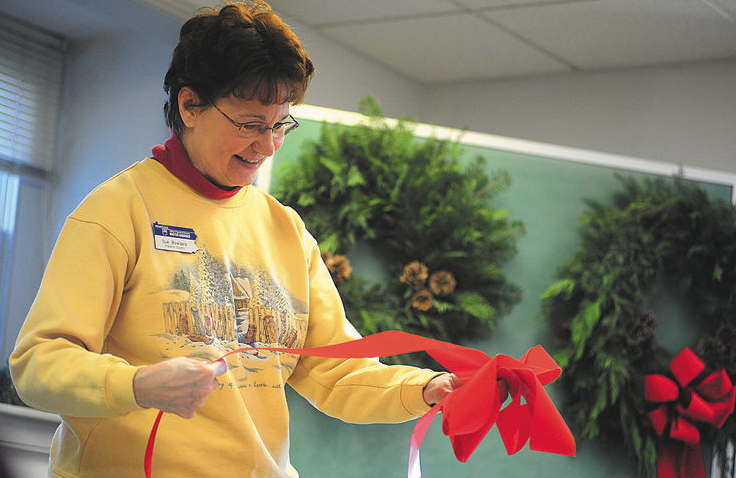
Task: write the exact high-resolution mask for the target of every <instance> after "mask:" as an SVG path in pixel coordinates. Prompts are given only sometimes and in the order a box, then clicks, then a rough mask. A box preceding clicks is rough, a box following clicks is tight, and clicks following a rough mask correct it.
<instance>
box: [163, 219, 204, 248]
mask: <svg viewBox="0 0 736 478" xmlns="http://www.w3.org/2000/svg"><path fill="white" fill-rule="evenodd" d="M153 240H154V246H155V247H156V249H158V250H160V251H172V252H185V253H187V254H194V253H195V252H197V251H198V250H199V248H198V247H197V245H196V244H195V243H194V241H196V240H197V235H196V234H195V233H194V229H192V228H189V227H178V226H168V225H166V224H159V223H158V222H154V223H153Z"/></svg>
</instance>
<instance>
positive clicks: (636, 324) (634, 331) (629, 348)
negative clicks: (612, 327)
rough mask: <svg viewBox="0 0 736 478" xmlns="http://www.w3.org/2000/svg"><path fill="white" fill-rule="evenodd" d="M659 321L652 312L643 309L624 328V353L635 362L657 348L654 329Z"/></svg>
mask: <svg viewBox="0 0 736 478" xmlns="http://www.w3.org/2000/svg"><path fill="white" fill-rule="evenodd" d="M658 325H659V321H658V320H657V316H656V315H654V313H653V312H651V311H648V310H643V311H641V312H639V315H637V317H636V318H635V319H634V320H633V321H632V322H631V324H630V325H629V327H628V328H627V330H626V354H627V355H628V356H629V358H630V359H631V361H632V362H636V361H637V360H640V359H641V358H642V357H644V356H645V355H646V354H648V353H649V352H652V351H653V350H654V349H656V348H657V336H656V335H655V331H656V329H657V326H658Z"/></svg>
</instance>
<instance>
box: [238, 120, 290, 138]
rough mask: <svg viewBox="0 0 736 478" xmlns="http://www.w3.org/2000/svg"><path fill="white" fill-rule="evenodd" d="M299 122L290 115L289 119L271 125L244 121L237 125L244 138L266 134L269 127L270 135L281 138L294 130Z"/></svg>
mask: <svg viewBox="0 0 736 478" xmlns="http://www.w3.org/2000/svg"><path fill="white" fill-rule="evenodd" d="M297 126H299V123H298V122H297V121H296V120H295V119H294V118H293V117H292V116H291V115H290V116H289V121H284V122H281V123H276V124H275V125H273V127H269V126H266V125H265V124H260V123H246V124H241V125H239V128H238V129H239V132H240V136H242V137H244V138H255V137H256V136H259V135H262V134H266V132H267V131H268V130H269V129H270V130H271V135H272V136H273V137H274V138H283V137H284V136H286V135H287V134H289V133H291V132H292V131H294V130H295V129H296V128H297Z"/></svg>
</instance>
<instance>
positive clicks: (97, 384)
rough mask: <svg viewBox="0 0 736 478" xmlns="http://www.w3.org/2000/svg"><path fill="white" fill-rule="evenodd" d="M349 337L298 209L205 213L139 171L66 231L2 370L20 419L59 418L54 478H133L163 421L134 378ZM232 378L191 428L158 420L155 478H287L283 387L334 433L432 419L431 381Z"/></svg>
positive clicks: (251, 368)
mask: <svg viewBox="0 0 736 478" xmlns="http://www.w3.org/2000/svg"><path fill="white" fill-rule="evenodd" d="M356 337H357V333H356V332H355V330H354V329H353V327H352V326H351V325H350V323H349V322H348V321H347V320H346V318H345V315H344V311H343V309H342V305H341V302H340V298H339V295H338V293H337V290H336V289H335V287H334V285H333V283H332V280H331V278H330V274H329V272H328V270H327V268H326V267H325V265H324V263H323V262H322V260H321V259H320V253H319V249H318V246H317V243H316V241H315V240H314V239H313V238H312V236H311V235H310V234H309V233H308V232H307V231H306V229H305V227H304V224H303V222H302V221H301V219H300V218H299V217H298V215H297V214H296V213H295V212H294V211H293V210H292V209H290V208H288V207H284V206H283V205H281V204H279V203H278V202H277V201H276V200H275V199H273V198H272V197H270V196H269V195H267V194H265V193H263V192H261V191H259V190H258V189H257V188H254V187H252V186H249V187H245V188H243V189H241V190H240V191H239V192H238V193H237V194H236V195H234V196H233V197H231V198H227V199H217V200H216V199H210V198H207V197H205V196H202V195H200V194H198V193H197V192H195V191H194V190H192V189H191V188H190V187H189V186H187V185H185V184H184V183H182V182H181V181H180V180H179V179H177V178H176V177H174V176H173V175H172V174H171V173H170V172H169V171H168V170H167V169H166V168H165V167H164V166H162V165H161V164H160V163H159V162H157V161H156V160H154V159H151V158H148V159H146V160H144V161H142V162H139V163H137V164H135V165H133V166H131V167H130V168H128V169H126V170H125V171H123V172H121V173H120V174H118V175H116V176H115V177H113V178H111V179H110V180H108V181H106V182H105V183H103V184H102V185H100V186H99V187H98V188H97V189H95V190H94V191H92V192H91V193H90V194H89V195H88V196H87V198H85V200H84V201H83V202H82V204H81V205H80V206H79V207H78V208H77V209H76V210H75V211H74V212H73V213H72V214H71V215H70V216H69V218H68V219H67V221H66V224H65V225H64V228H63V230H62V232H61V234H60V236H59V239H58V241H57V243H56V246H55V248H54V252H53V254H52V256H51V259H50V261H49V264H48V266H47V269H46V272H45V275H44V278H43V281H42V284H41V287H40V290H39V292H38V296H37V297H36V300H35V302H34V304H33V306H32V308H31V310H30V312H29V315H28V317H27V319H26V322H25V324H24V325H23V328H22V330H21V332H20V335H19V337H18V341H17V344H16V348H15V350H14V351H13V353H12V355H11V358H10V366H11V372H12V376H13V380H14V382H15V384H16V386H17V388H18V391H19V393H20V395H21V397H22V398H23V400H24V401H26V403H28V404H29V405H31V406H33V407H36V408H38V409H41V410H46V411H49V412H53V413H58V414H60V415H61V417H62V423H61V425H60V427H59V429H58V430H57V432H56V435H55V437H54V440H53V444H52V449H51V472H50V476H52V477H64V478H70V477H85V478H93V477H105V478H123V477H125V478H131V477H137V476H140V477H142V476H143V459H144V452H145V448H146V440H147V439H148V435H149V432H150V430H151V427H152V425H153V421H154V418H155V415H156V413H157V411H156V410H144V409H141V408H140V407H139V406H138V405H137V403H136V401H135V397H134V395H133V385H132V383H133V376H134V374H135V373H136V371H137V370H138V369H139V368H140V367H143V366H146V365H148V364H152V363H156V362H159V361H161V360H165V359H168V358H172V357H176V356H187V357H192V358H197V359H202V360H214V359H217V358H218V357H220V356H222V355H223V354H224V353H226V352H228V351H231V350H233V349H236V348H241V347H247V346H248V345H252V346H256V345H263V344H266V345H268V344H271V345H276V346H280V347H291V348H293V347H301V346H306V347H312V346H320V345H327V344H331V343H338V342H344V341H346V340H350V339H354V338H356ZM228 366H229V370H228V372H226V373H225V374H224V375H222V376H220V377H219V378H218V380H219V383H220V387H219V388H218V389H217V390H215V391H214V392H213V393H212V395H210V396H209V397H208V398H207V401H206V403H205V405H204V407H202V408H201V409H200V410H199V411H198V413H197V415H196V417H195V418H193V419H190V420H187V419H183V418H180V417H177V416H175V415H170V414H166V415H165V416H164V418H163V421H162V423H161V428H160V430H159V432H158V438H157V440H156V447H155V451H154V458H153V477H154V478H183V477H197V478H208V477H212V478H215V477H216V478H223V477H231V476H232V477H234V476H238V477H249V478H250V477H254V478H279V477H295V476H297V472H296V470H295V469H294V468H293V467H292V466H291V464H290V462H289V434H288V421H289V414H288V410H287V403H286V399H285V395H284V387H285V385H286V384H287V383H288V384H289V385H291V386H292V387H293V388H294V389H295V390H296V391H297V392H299V393H300V394H301V395H302V396H304V397H305V398H306V399H307V400H309V401H310V402H311V403H312V404H314V405H315V406H316V407H317V408H319V409H320V410H322V411H323V412H324V413H326V414H328V415H331V416H333V417H337V418H339V419H341V420H345V421H349V422H355V423H367V422H399V421H405V420H409V419H412V418H416V417H417V416H419V415H421V414H422V413H424V412H425V411H427V410H428V406H427V405H426V404H425V403H424V401H423V399H422V388H423V386H424V385H425V384H426V383H427V382H428V381H429V380H430V379H431V378H432V377H433V376H434V375H436V373H434V372H431V371H428V370H420V369H415V368H411V367H404V366H385V365H382V364H380V363H378V362H377V361H375V360H370V359H350V360H341V359H322V358H315V357H302V358H300V357H298V356H296V355H293V354H279V353H275V352H263V351H260V352H258V353H257V354H256V353H248V354H236V355H232V356H230V357H228Z"/></svg>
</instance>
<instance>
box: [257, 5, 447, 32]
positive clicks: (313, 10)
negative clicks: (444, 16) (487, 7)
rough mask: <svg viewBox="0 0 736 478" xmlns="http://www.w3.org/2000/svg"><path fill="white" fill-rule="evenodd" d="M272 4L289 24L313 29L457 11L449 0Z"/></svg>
mask: <svg viewBox="0 0 736 478" xmlns="http://www.w3.org/2000/svg"><path fill="white" fill-rule="evenodd" d="M269 3H270V4H271V7H273V9H274V11H275V12H276V13H278V14H280V15H282V16H284V17H285V19H286V20H287V21H288V19H289V18H295V19H299V20H300V21H302V22H304V23H307V24H308V25H312V26H320V25H331V24H335V23H345V22H347V23H354V22H360V21H365V20H375V19H390V18H397V17H399V18H400V17H407V16H413V15H428V14H436V13H439V12H454V11H457V10H458V7H457V6H455V5H453V4H452V3H450V2H449V1H448V0H399V1H397V0H366V1H352V0H309V1H305V0H270V1H269Z"/></svg>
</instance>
